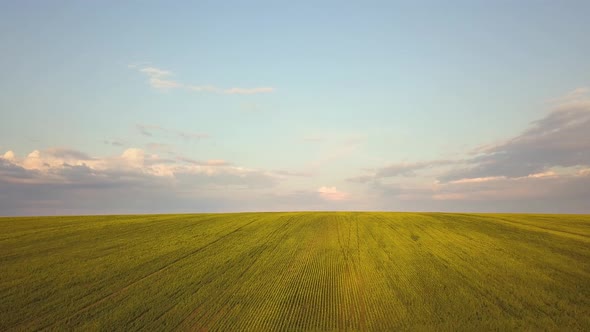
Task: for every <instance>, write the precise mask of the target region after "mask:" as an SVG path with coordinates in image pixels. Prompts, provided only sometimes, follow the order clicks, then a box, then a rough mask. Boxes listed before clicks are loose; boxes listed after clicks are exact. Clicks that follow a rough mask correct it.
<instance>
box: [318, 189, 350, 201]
mask: <svg viewBox="0 0 590 332" xmlns="http://www.w3.org/2000/svg"><path fill="white" fill-rule="evenodd" d="M317 192H318V194H320V196H321V197H322V198H323V199H325V200H328V201H343V200H346V199H348V198H349V197H350V194H348V193H346V192H343V191H340V190H338V189H336V187H326V186H324V187H320V188H318V190H317Z"/></svg>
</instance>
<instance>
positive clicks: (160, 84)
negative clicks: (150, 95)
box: [149, 77, 182, 89]
mask: <svg viewBox="0 0 590 332" xmlns="http://www.w3.org/2000/svg"><path fill="white" fill-rule="evenodd" d="M149 82H150V85H151V86H152V87H153V88H156V89H175V88H181V87H182V84H180V83H178V82H176V81H171V80H163V79H160V78H157V77H152V78H150V81H149Z"/></svg>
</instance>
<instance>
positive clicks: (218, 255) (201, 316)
mask: <svg viewBox="0 0 590 332" xmlns="http://www.w3.org/2000/svg"><path fill="white" fill-rule="evenodd" d="M0 268H1V271H0V330H1V331H12V330H15V331H16V330H39V329H49V330H64V329H75V330H80V331H86V330H96V329H100V330H109V331H112V330H124V331H133V330H140V329H149V330H171V329H177V330H200V329H204V330H219V331H229V330H236V331H246V330H249V331H267V330H345V329H348V330H376V331H385V330H390V331H391V330H416V329H422V330H433V329H436V330H441V329H442V330H475V329H484V330H490V329H497V330H515V329H516V330H522V329H532V330H547V329H548V330H590V216H582V215H517V214H510V215H509V214H502V215H500V214H498V215H492V214H443V213H364V212H363V213H353V212H342V213H340V212H333V213H331V212H325V213H324V212H310V213H243V214H196V215H143V216H92V217H42V218H39V217H35V218H33V217H31V218H1V219H0Z"/></svg>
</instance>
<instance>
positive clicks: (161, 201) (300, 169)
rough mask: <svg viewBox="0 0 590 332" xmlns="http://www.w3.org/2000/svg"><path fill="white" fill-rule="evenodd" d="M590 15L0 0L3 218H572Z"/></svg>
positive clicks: (525, 7)
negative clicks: (316, 213)
mask: <svg viewBox="0 0 590 332" xmlns="http://www.w3.org/2000/svg"><path fill="white" fill-rule="evenodd" d="M588 13H590V2H588V1H537V0H535V1H518V2H514V1H503V0H500V1H450V2H444V3H443V2H440V1H407V2H398V1H382V2H376V1H366V2H365V1H363V2H352V1H350V2H346V1H344V2H343V1H311V2H308V1H298V2H293V1H290V2H286V1H285V2H283V1H266V2H265V1H239V2H233V1H222V2H221V1H190V2H188V1H187V2H184V1H126V2H121V1H100V2H99V1H96V2H90V1H42V2H40V1H3V2H0V72H1V73H2V75H1V76H0V215H61V214H117V213H185V212H234V211H298V210H371V211H373V210H375V211H454V212H538V213H590V61H589V60H588V59H590V38H588V36H589V35H590V20H588Z"/></svg>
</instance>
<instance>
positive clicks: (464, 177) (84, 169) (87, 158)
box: [0, 68, 590, 215]
mask: <svg viewBox="0 0 590 332" xmlns="http://www.w3.org/2000/svg"><path fill="white" fill-rule="evenodd" d="M149 72H150V73H151V74H152V75H154V76H158V75H167V72H165V71H161V70H159V69H155V68H149ZM589 94H590V91H588V89H586V88H580V89H576V90H574V91H573V92H571V93H569V94H567V95H566V96H564V97H562V98H559V99H556V100H552V101H551V110H550V111H549V112H548V113H547V114H546V115H545V116H543V117H541V118H540V119H538V120H536V121H534V122H532V123H531V124H530V126H529V127H528V128H525V129H524V130H523V131H522V132H521V133H520V134H518V135H515V136H514V137H509V138H507V139H505V140H503V141H501V142H498V143H494V144H487V145H482V146H480V147H478V148H476V149H473V150H469V151H465V152H464V154H463V155H464V157H462V158H456V159H435V160H426V161H412V162H402V163H399V162H398V163H391V164H386V165H384V166H381V167H374V168H370V169H366V170H364V171H362V172H361V173H360V174H356V175H354V176H349V177H348V178H342V179H340V180H338V179H333V180H330V181H326V180H324V179H318V178H317V177H316V176H317V175H316V172H315V171H310V170H306V169H295V170H285V169H279V170H277V169H272V170H271V169H270V168H269V169H261V168H249V167H244V166H239V165H236V163H234V162H232V161H227V160H221V159H206V158H204V159H198V158H194V157H193V156H189V155H182V154H179V153H176V152H174V150H173V149H172V147H171V146H170V145H167V144H161V143H155V142H151V143H148V144H146V146H147V147H148V149H147V150H145V149H141V148H137V147H123V145H124V144H123V143H118V144H116V145H115V144H113V146H114V147H117V148H120V149H122V152H121V153H120V154H119V155H114V156H107V157H100V156H92V155H91V154H89V153H87V152H84V151H78V150H76V149H73V148H64V147H61V148H58V147H55V148H49V149H45V150H34V151H32V152H30V153H29V154H27V155H26V156H24V157H19V156H17V155H16V153H15V152H13V151H12V150H6V151H5V152H4V153H3V154H1V155H0V214H3V215H23V214H24V215H34V214H84V213H139V212H143V213H149V212H202V211H203V212H206V211H219V212H221V211H255V210H268V211H276V210H323V209H328V210H442V211H488V212H493V211H498V212H510V211H512V212H519V211H523V212H572V213H590V206H589V205H588V202H587V198H588V197H590V96H589ZM136 129H137V133H138V134H139V135H140V136H141V137H145V138H154V137H155V136H164V137H170V138H175V139H180V140H184V141H186V140H201V139H204V138H208V137H209V135H207V134H203V133H188V132H183V131H178V130H173V129H169V128H164V127H162V126H156V125H137V126H136ZM352 143H354V147H355V149H356V148H359V147H360V145H359V142H358V140H355V141H354V142H352ZM352 143H350V142H348V141H347V144H348V145H347V150H346V151H349V150H350V149H349V148H348V147H349V145H350V144H352ZM303 144H305V143H303ZM339 149H341V147H340V148H339ZM154 151H156V152H157V151H162V152H165V157H163V156H162V155H159V154H158V153H153V152H154ZM336 151H339V150H336ZM340 154H341V153H338V154H337V155H340ZM324 159H326V158H325V157H322V158H320V160H324ZM328 159H329V158H328ZM311 164H312V165H315V164H317V162H316V163H311ZM318 167H319V168H320V169H321V168H323V167H327V166H325V165H324V164H322V165H321V166H317V165H316V166H314V168H313V169H318ZM294 183H295V184H301V183H306V184H307V185H305V186H303V185H294Z"/></svg>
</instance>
